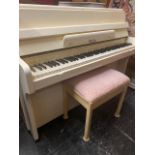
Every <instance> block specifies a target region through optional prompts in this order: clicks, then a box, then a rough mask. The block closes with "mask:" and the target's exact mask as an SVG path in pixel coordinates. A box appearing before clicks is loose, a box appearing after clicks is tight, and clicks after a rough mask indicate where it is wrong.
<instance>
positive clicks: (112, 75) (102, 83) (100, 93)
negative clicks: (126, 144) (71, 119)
mask: <svg viewBox="0 0 155 155" xmlns="http://www.w3.org/2000/svg"><path fill="white" fill-rule="evenodd" d="M129 81H130V80H129V78H128V77H127V76H126V75H124V74H123V73H121V72H119V71H116V70H114V69H108V70H105V69H104V68H100V69H97V70H94V71H91V72H88V73H85V74H83V75H80V76H77V77H74V78H72V79H69V80H67V81H65V82H64V119H67V118H68V104H69V103H68V97H69V96H68V95H71V96H72V97H73V98H75V99H76V100H77V101H78V102H79V103H80V104H81V105H82V106H83V107H84V108H86V111H87V112H86V121H85V131H84V136H83V140H84V141H89V131H90V124H91V118H92V111H93V110H94V109H95V108H97V107H98V106H100V105H102V104H103V103H105V102H106V101H108V100H109V99H111V98H112V97H114V96H116V95H118V94H121V95H120V99H119V102H118V105H117V109H116V112H115V117H120V111H121V108H122V104H123V100H124V97H125V94H126V91H127V87H128V84H129Z"/></svg>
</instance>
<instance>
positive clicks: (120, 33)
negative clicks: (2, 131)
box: [19, 4, 134, 140]
mask: <svg viewBox="0 0 155 155" xmlns="http://www.w3.org/2000/svg"><path fill="white" fill-rule="evenodd" d="M19 9H20V24H19V25H20V30H19V31H20V32H19V35H20V36H19V39H20V41H19V43H20V101H21V107H22V110H23V113H24V117H25V122H26V126H27V129H28V130H30V131H31V133H32V136H33V138H34V139H35V140H37V139H38V138H39V137H38V132H37V129H38V128H39V127H41V126H43V125H44V124H46V123H48V122H50V121H51V120H53V119H55V118H56V117H58V116H60V115H62V113H63V110H62V101H63V90H62V81H64V80H66V79H69V78H71V77H74V76H77V75H79V74H82V73H86V72H88V71H91V70H94V69H96V68H99V67H101V66H105V68H107V67H109V68H115V69H118V70H120V71H122V72H125V70H126V66H127V61H128V58H129V57H130V56H131V55H133V54H134V39H133V38H129V37H128V32H127V28H128V24H127V22H126V21H125V14H124V12H123V10H121V9H106V8H84V7H82V8H80V7H67V6H45V5H43V6H42V5H28V4H25V5H24V4H23V5H20V8H19ZM73 102H74V101H73ZM73 105H74V106H73V107H75V106H76V105H77V103H75V104H73ZM73 107H71V108H73Z"/></svg>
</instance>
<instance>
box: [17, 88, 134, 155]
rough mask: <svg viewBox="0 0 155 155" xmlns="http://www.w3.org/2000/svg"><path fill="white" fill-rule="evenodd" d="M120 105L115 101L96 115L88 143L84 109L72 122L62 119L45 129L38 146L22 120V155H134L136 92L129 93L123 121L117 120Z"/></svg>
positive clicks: (76, 112) (72, 115)
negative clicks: (85, 140)
mask: <svg viewBox="0 0 155 155" xmlns="http://www.w3.org/2000/svg"><path fill="white" fill-rule="evenodd" d="M116 101H117V98H114V99H112V100H111V101H109V102H108V103H107V104H105V105H104V106H100V107H99V108H97V109H96V110H95V111H94V113H93V120H92V128H91V140H90V141H89V142H88V143H84V142H83V140H82V136H83V130H84V119H85V110H84V109H83V108H82V107H81V106H79V107H77V108H75V109H73V110H71V111H70V112H69V116H70V118H69V119H68V120H66V121H64V120H63V119H62V117H59V118H57V119H55V120H54V121H51V122H50V123H48V124H47V125H45V126H43V127H41V128H40V129H39V135H40V141H38V142H34V141H33V139H32V137H31V135H30V134H29V133H28V132H27V130H26V127H25V124H24V122H23V121H22V119H21V118H20V123H19V127H20V129H19V131H20V133H19V137H20V138H19V142H20V143H19V152H20V155H134V154H135V92H134V90H132V89H129V91H128V94H127V96H126V99H125V102H124V103H125V104H124V107H123V109H122V115H121V117H120V118H119V119H116V118H114V117H113V112H114V110H115V108H116V104H115V103H116Z"/></svg>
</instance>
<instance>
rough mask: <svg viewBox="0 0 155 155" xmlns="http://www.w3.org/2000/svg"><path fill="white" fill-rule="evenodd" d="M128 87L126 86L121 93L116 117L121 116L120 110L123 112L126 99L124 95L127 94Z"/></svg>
mask: <svg viewBox="0 0 155 155" xmlns="http://www.w3.org/2000/svg"><path fill="white" fill-rule="evenodd" d="M127 88H128V87H126V88H125V89H124V91H123V92H122V93H121V96H120V99H119V102H118V105H117V109H116V111H115V117H117V118H119V117H120V112H121V109H122V106H123V101H124V97H125V95H126V92H127Z"/></svg>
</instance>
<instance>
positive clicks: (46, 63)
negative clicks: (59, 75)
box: [44, 62, 54, 68]
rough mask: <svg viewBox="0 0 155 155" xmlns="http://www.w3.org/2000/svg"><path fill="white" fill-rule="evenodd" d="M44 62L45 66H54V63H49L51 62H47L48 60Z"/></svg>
mask: <svg viewBox="0 0 155 155" xmlns="http://www.w3.org/2000/svg"><path fill="white" fill-rule="evenodd" d="M44 64H45V65H47V66H49V67H51V68H52V67H54V65H53V64H51V63H49V62H45V63H44Z"/></svg>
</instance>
